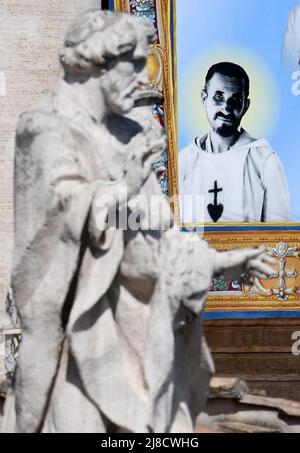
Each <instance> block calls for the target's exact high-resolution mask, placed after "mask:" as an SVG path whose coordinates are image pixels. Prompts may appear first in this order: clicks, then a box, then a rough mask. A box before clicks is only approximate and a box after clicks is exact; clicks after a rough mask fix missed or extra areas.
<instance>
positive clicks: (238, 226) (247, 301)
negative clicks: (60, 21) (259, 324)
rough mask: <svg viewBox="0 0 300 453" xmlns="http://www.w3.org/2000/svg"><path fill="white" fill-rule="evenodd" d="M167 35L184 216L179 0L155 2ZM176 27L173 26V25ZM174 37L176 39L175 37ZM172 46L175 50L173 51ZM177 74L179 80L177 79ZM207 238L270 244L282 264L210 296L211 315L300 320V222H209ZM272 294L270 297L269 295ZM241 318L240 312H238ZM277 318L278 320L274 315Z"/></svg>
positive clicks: (118, 0) (171, 123)
mask: <svg viewBox="0 0 300 453" xmlns="http://www.w3.org/2000/svg"><path fill="white" fill-rule="evenodd" d="M114 2H115V9H116V10H118V11H123V12H129V0H114ZM156 9H157V12H158V16H159V17H158V20H159V23H160V32H161V34H162V38H163V39H162V43H161V48H162V51H163V56H164V59H163V90H164V99H165V102H164V110H165V124H166V131H167V135H168V158H169V161H168V176H169V177H168V182H169V195H170V198H171V203H172V204H173V208H174V212H175V214H176V217H177V218H179V210H178V204H177V203H174V200H176V195H177V194H178V166H177V153H178V145H177V125H178V116H177V59H176V0H156ZM171 24H172V27H171ZM171 33H173V36H171ZM172 42H173V49H172ZM173 75H174V77H173ZM204 237H205V239H206V240H207V241H208V242H209V243H210V244H211V246H212V247H214V248H216V249H218V250H232V249H238V248H242V247H256V246H261V245H263V246H265V248H266V250H267V251H268V253H269V254H270V255H272V256H275V257H276V258H277V260H278V269H276V271H277V274H278V275H277V276H274V278H272V279H270V280H268V281H266V282H259V284H258V285H257V286H258V288H257V286H256V285H254V286H253V288H252V289H250V290H249V288H243V291H240V292H234V291H231V292H211V293H210V296H209V300H208V304H207V311H209V312H217V313H219V312H253V311H254V312H260V313H261V312H268V313H269V314H270V312H276V314H278V312H283V313H282V314H283V315H284V312H293V314H294V315H295V316H297V312H299V313H298V314H299V317H300V224H299V223H285V224H283V223H281V224H279V223H272V224H271V223H257V224H245V223H231V224H225V223H222V224H220V225H215V224H206V225H205V233H204ZM267 293H268V294H270V295H266V294H267ZM235 315H237V313H236V314H235ZM274 316H276V315H275V314H274Z"/></svg>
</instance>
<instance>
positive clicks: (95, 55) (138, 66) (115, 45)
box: [60, 10, 156, 113]
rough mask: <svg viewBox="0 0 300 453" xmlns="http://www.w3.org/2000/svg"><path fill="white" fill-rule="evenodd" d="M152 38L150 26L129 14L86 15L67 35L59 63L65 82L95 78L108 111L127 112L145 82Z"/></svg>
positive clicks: (152, 28) (78, 20)
mask: <svg viewBox="0 0 300 453" xmlns="http://www.w3.org/2000/svg"><path fill="white" fill-rule="evenodd" d="M155 37H156V34H155V30H154V27H153V26H152V25H151V23H150V22H147V21H145V20H142V19H138V18H137V17H134V16H132V15H130V14H125V13H113V12H110V11H101V10H91V11H87V12H86V13H84V14H82V15H80V16H78V17H77V18H76V19H75V21H74V22H73V23H72V25H71V27H70V29H69V31H68V32H67V34H66V37H65V41H64V46H63V49H62V51H61V52H60V61H61V64H62V65H63V67H64V70H65V74H66V77H67V78H69V79H72V80H76V79H78V80H81V81H84V80H87V79H89V78H91V77H93V78H99V89H101V90H102V92H103V95H104V99H105V102H106V104H107V106H108V108H109V109H110V110H111V111H114V112H117V113H124V112H128V111H129V110H130V109H131V108H132V107H133V104H134V97H135V96H134V95H135V91H136V90H137V88H138V86H139V84H140V83H142V84H143V83H147V81H148V73H147V68H146V63H147V53H148V45H149V44H151V43H153V42H154V40H155Z"/></svg>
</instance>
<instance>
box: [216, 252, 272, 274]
mask: <svg viewBox="0 0 300 453" xmlns="http://www.w3.org/2000/svg"><path fill="white" fill-rule="evenodd" d="M264 252H265V249H264V247H260V248H257V249H240V250H233V251H230V252H220V253H218V252H217V257H216V264H215V275H222V276H224V278H225V279H226V280H237V279H239V278H240V277H241V276H242V275H243V274H247V276H249V277H258V278H269V277H271V276H272V275H273V274H274V272H275V271H274V269H273V268H272V267H271V265H274V264H275V263H276V260H275V258H272V257H270V256H268V255H267V254H266V253H264Z"/></svg>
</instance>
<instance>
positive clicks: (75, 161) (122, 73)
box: [1, 10, 273, 433]
mask: <svg viewBox="0 0 300 453" xmlns="http://www.w3.org/2000/svg"><path fill="white" fill-rule="evenodd" d="M154 38H155V33H154V30H153V28H152V25H151V24H149V23H148V22H146V21H143V20H141V19H138V18H136V17H133V16H130V15H124V14H121V13H111V12H107V11H99V10H92V11H88V12H86V13H85V14H83V15H81V16H80V17H78V18H77V19H75V21H74V23H73V24H72V26H71V28H70V29H69V31H68V33H67V35H66V38H65V41H64V46H63V49H62V51H61V53H60V60H61V63H62V66H63V68H64V73H65V74H64V77H63V78H62V79H61V80H59V81H58V83H57V85H56V86H55V87H54V88H53V89H52V90H50V91H48V92H47V93H46V94H44V95H43V97H42V98H41V100H40V102H39V103H38V104H37V105H35V107H33V108H32V109H31V110H30V111H28V112H26V113H24V114H23V115H22V116H21V118H20V120H19V124H18V128H17V135H16V152H15V253H14V262H13V271H12V278H11V284H12V290H13V294H14V297H15V300H16V304H17V307H18V311H19V314H20V317H21V325H22V342H21V346H20V350H19V355H18V360H17V369H16V376H15V382H14V383H13V385H12V386H11V389H10V390H9V392H8V395H7V398H6V403H5V411H4V417H3V419H2V421H1V430H2V431H4V432H11V431H12V432H18V433H23V432H25V433H31V432H51V433H54V432H55V433H56V432H97V433H103V432H110V433H112V432H141V433H145V432H155V433H158V432H192V431H193V429H194V424H195V419H196V417H197V416H198V414H199V413H200V412H201V410H202V408H203V406H204V404H205V400H206V396H207V392H208V383H209V380H210V377H211V375H212V373H213V363H212V359H211V357H210V354H209V351H208V348H207V346H206V344H205V340H204V337H203V333H202V314H203V309H204V304H205V300H206V297H207V290H208V287H209V284H210V281H211V279H212V276H213V275H225V277H228V278H237V277H238V276H239V275H240V274H241V273H243V272H245V273H248V274H249V275H255V276H258V277H268V276H269V275H270V274H271V273H272V269H271V267H270V264H272V263H273V261H272V259H271V258H268V257H266V256H265V255H264V254H262V250H261V249H257V250H252V249H251V250H250V249H249V250H239V251H233V252H224V253H219V252H217V251H216V250H213V249H210V248H209V246H208V244H207V243H206V242H205V241H203V240H201V239H200V238H199V237H198V236H197V235H196V234H192V233H191V234H190V233H181V232H180V231H179V230H178V228H177V227H176V225H174V220H173V218H172V213H171V210H170V208H169V203H168V201H167V199H166V197H165V195H162V192H161V188H160V186H159V183H158V182H157V179H156V175H155V172H154V171H153V163H154V162H155V161H157V160H158V158H159V156H160V155H161V153H162V151H163V150H164V149H165V147H166V140H165V137H164V133H163V130H162V129H159V127H160V126H158V128H155V127H154V126H153V123H152V122H151V121H139V120H138V121H136V120H135V119H133V117H132V118H130V112H131V110H132V108H133V106H134V102H135V99H136V93H137V92H138V87H139V86H140V85H143V84H146V83H147V81H148V79H147V70H146V59H147V46H148V45H149V44H150V43H151V42H153V41H154ZM128 114H129V116H126V115H128ZM147 114H148V115H151V111H150V110H149V113H147ZM140 118H141V117H140ZM153 199H154V200H155V204H154V205H153V206H152V205H151V209H148V208H147V206H146V205H147V202H149V201H150V200H151V201H152V200H153ZM103 200H105V203H104V202H103ZM127 200H128V201H127ZM157 204H160V205H161V206H160V209H156V207H157ZM114 212H117V216H116V217H117V219H116V222H115V223H114V222H113V221H112V220H111V219H114V217H113V215H112V214H113V213H114ZM124 218H125V220H126V221H128V226H127V228H123V227H121V226H120V225H121V220H122V219H123V220H124ZM110 222H111V223H110ZM136 225H138V228H135V226H136ZM150 226H151V228H150Z"/></svg>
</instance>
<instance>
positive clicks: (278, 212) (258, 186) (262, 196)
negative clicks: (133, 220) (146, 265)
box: [179, 131, 290, 223]
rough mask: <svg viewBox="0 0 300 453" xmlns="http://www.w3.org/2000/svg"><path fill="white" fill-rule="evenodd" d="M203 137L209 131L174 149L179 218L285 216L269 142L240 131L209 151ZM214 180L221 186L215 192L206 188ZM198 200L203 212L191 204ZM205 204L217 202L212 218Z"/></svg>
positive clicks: (282, 180) (285, 200) (284, 194)
mask: <svg viewBox="0 0 300 453" xmlns="http://www.w3.org/2000/svg"><path fill="white" fill-rule="evenodd" d="M208 138H209V134H206V135H205V136H203V137H201V138H196V139H195V140H194V141H193V142H192V143H190V144H189V145H188V146H187V147H186V148H184V149H183V150H182V151H181V152H180V153H179V194H180V205H181V220H182V221H183V222H184V223H192V222H197V223H200V222H203V221H204V222H212V221H215V222H216V221H217V222H288V221H290V197H289V190H288V185H287V181H286V177H285V173H284V170H283V167H282V165H281V162H280V160H279V158H278V156H277V155H276V153H275V152H274V151H273V150H272V148H271V147H270V145H269V144H268V143H267V142H266V141H265V140H264V139H254V138H251V137H250V135H249V134H247V132H246V131H242V134H241V136H240V138H239V140H238V141H237V142H236V143H235V145H234V146H232V147H230V148H229V150H227V151H224V152H222V153H212V150H211V141H210V139H208ZM215 183H216V184H217V189H218V190H220V191H219V192H218V193H217V197H214V193H212V192H210V191H211V190H213V189H214V187H215ZM187 195H189V197H186V196H187ZM197 196H198V199H197ZM199 196H200V202H199ZM201 197H202V198H201ZM202 200H203V201H202ZM199 204H200V206H202V211H203V212H202V213H201V212H200V211H199V209H198V211H197V212H196V210H195V206H198V205H199ZM209 205H214V206H218V207H217V213H218V214H217V217H218V216H219V218H217V219H216V218H215V219H212V217H211V215H210V213H209V209H212V207H210V208H209V207H208V206H209Z"/></svg>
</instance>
